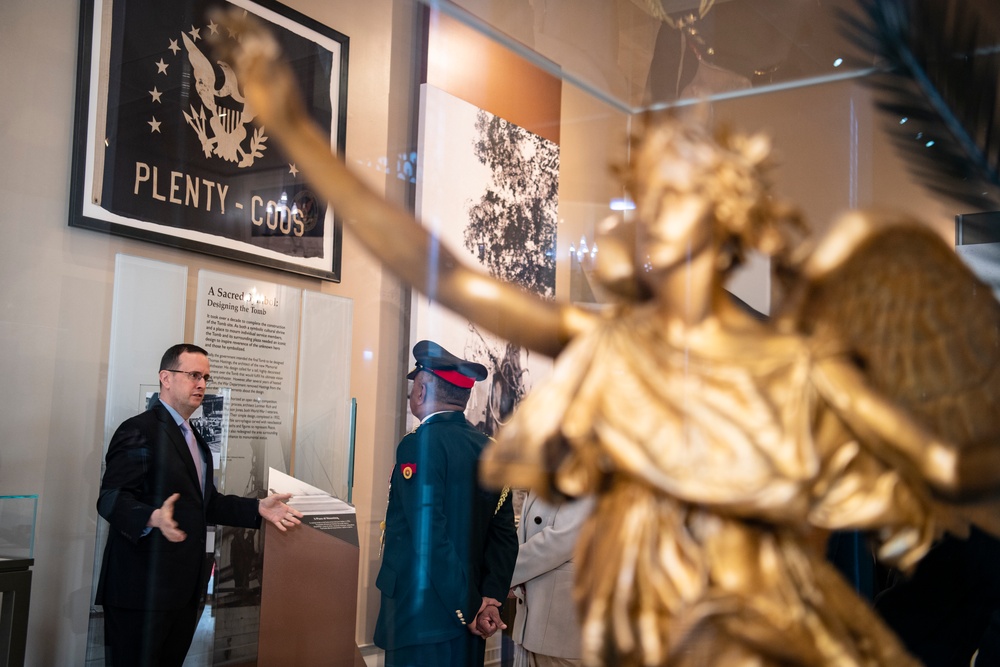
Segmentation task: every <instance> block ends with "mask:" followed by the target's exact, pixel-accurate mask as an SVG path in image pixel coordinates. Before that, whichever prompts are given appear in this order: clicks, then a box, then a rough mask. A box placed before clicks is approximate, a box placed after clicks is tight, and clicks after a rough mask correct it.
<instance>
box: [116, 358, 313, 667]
mask: <svg viewBox="0 0 1000 667" xmlns="http://www.w3.org/2000/svg"><path fill="white" fill-rule="evenodd" d="M208 371H209V363H208V353H207V352H205V350H203V349H202V348H200V347H198V346H196V345H189V344H180V345H174V346H173V347H171V348H170V349H168V350H167V351H166V352H165V353H164V355H163V358H162V360H161V361H160V395H159V400H157V401H156V402H155V403H154V405H153V406H152V407H151V408H150V409H149V410H146V411H145V412H143V413H142V414H140V415H137V416H135V417H132V418H131V419H128V420H126V421H125V422H123V423H122V425H121V426H119V427H118V430H117V431H115V434H114V436H113V437H112V438H111V443H110V444H109V445H108V453H107V456H106V458H105V462H106V465H105V471H104V478H103V479H102V480H101V491H100V495H99V497H98V499H97V512H98V514H100V515H101V516H102V517H104V518H105V519H107V521H108V523H110V524H111V529H110V531H109V533H108V542H107V545H106V546H105V549H104V561H103V563H102V565H101V577H100V580H99V581H98V584H97V603H98V604H101V605H103V606H104V633H105V643H106V646H105V655H106V663H107V664H109V665H117V666H118V667H137V666H141V667H147V666H149V667H151V666H156V667H160V666H162V667H167V666H173V665H176V666H177V667H180V665H181V664H182V663H183V662H184V656H185V655H186V654H187V651H188V648H189V647H190V645H191V640H192V638H193V637H194V631H195V628H196V627H197V623H198V609H199V603H200V601H201V595H202V592H203V589H204V584H205V583H206V582H207V580H208V574H209V572H208V571H207V568H206V566H205V557H204V556H205V540H206V526H208V525H211V524H224V525H229V526H241V527H245V528H256V527H259V526H260V522H261V518H264V519H267V520H268V521H270V522H271V523H273V524H274V525H276V526H277V527H278V528H279V529H281V530H286V528H287V527H290V526H293V525H295V524H298V523H299V520H298V518H297V517H299V516H302V515H301V514H300V513H299V512H298V511H296V510H294V509H292V508H290V507H288V506H287V505H286V504H285V503H284V501H286V500H288V498H289V497H290V496H289V495H288V494H284V495H279V494H275V495H271V496H268V497H267V498H264V499H263V500H260V501H258V500H255V499H253V498H241V497H239V496H232V495H225V496H224V495H222V494H220V493H219V492H218V491H216V488H215V484H214V483H213V481H212V454H211V451H210V450H209V448H208V445H207V444H206V443H205V441H204V440H203V439H202V438H201V436H200V435H198V434H197V433H195V432H194V431H193V430H192V429H191V425H190V423H189V422H188V419H189V417H190V416H191V414H192V413H193V412H194V411H195V410H196V409H197V408H198V406H200V405H201V402H202V400H203V399H204V397H205V385H206V384H208V382H209V380H210V377H209V373H208Z"/></svg>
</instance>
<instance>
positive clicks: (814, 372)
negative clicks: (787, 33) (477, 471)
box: [224, 15, 1000, 667]
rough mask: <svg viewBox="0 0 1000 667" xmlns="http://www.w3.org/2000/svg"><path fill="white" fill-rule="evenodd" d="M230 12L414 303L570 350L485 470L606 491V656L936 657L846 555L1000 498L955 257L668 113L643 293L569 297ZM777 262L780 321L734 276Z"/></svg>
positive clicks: (601, 559) (760, 141) (271, 117)
mask: <svg viewBox="0 0 1000 667" xmlns="http://www.w3.org/2000/svg"><path fill="white" fill-rule="evenodd" d="M226 21H227V22H228V23H229V25H230V26H234V27H235V28H236V29H238V30H239V31H240V32H241V34H242V40H241V42H240V45H239V46H238V47H233V50H231V51H229V52H228V53H226V54H224V56H225V57H226V59H227V60H229V62H231V63H232V65H233V67H234V69H235V71H236V72H237V74H238V77H239V80H240V83H241V85H242V86H243V89H244V93H245V96H246V98H247V100H248V101H250V102H251V103H252V105H253V106H254V108H255V110H256V111H257V114H258V116H257V120H258V122H260V123H262V124H264V125H265V126H266V128H267V131H268V133H269V134H270V135H272V136H273V137H275V138H276V140H278V141H279V142H280V144H281V145H282V147H283V148H284V150H285V151H286V153H287V154H288V155H289V156H290V158H291V159H293V160H294V161H295V163H296V164H297V166H298V167H299V168H300V169H301V171H302V172H303V173H304V174H305V175H306V176H307V178H308V179H309V180H310V181H311V182H312V184H313V186H314V187H315V189H316V190H317V191H318V192H319V193H321V195H322V196H323V197H326V198H327V199H329V200H330V201H331V202H332V204H333V206H335V207H336V208H337V209H338V211H339V213H340V214H341V216H342V217H343V219H344V221H345V223H346V225H347V227H348V228H349V229H350V230H351V231H352V232H353V233H354V234H355V236H356V237H357V238H358V239H360V240H361V241H362V242H363V243H364V244H365V245H366V246H367V247H368V248H369V250H370V251H371V252H372V253H373V254H374V255H375V256H376V257H378V258H380V259H381V260H382V261H383V262H385V264H386V266H388V267H390V268H391V269H392V270H393V271H394V272H396V273H397V274H398V275H399V276H400V277H401V278H402V279H404V280H405V281H407V282H409V283H410V284H411V285H413V286H414V287H415V288H417V289H419V290H421V291H423V292H425V293H427V294H428V295H432V296H433V297H434V298H435V299H436V300H437V301H439V302H441V303H442V304H444V305H446V306H448V307H449V308H451V309H453V310H454V311H455V312H457V313H459V314H461V315H462V316H464V317H466V318H468V319H470V320H472V321H473V322H475V323H477V324H479V325H480V326H482V327H485V328H487V329H489V330H491V331H493V332H494V333H496V334H498V335H499V336H502V337H504V338H506V339H509V340H511V341H515V342H517V343H519V344H521V345H524V346H526V347H528V348H530V349H532V350H535V351H537V352H540V353H543V354H546V355H549V356H552V357H554V358H555V360H556V361H555V369H554V373H553V375H552V377H551V379H550V380H549V381H548V382H547V383H545V384H542V385H541V386H538V387H537V388H535V389H533V390H532V391H531V392H530V393H529V395H528V396H527V398H526V399H525V400H524V401H523V403H522V404H521V407H520V408H519V410H518V412H517V413H516V415H515V416H514V418H513V419H512V421H511V422H510V423H508V424H507V425H506V426H504V427H503V429H501V432H500V434H499V436H498V440H497V442H496V443H495V444H494V445H493V446H492V447H491V448H490V449H489V450H488V451H487V454H486V455H485V458H484V460H483V462H482V468H481V475H482V478H483V479H484V480H485V481H486V482H488V483H490V484H494V485H502V484H511V485H516V486H531V487H533V488H535V489H538V490H539V491H541V492H543V493H546V494H547V495H549V496H553V497H560V496H570V497H572V496H579V495H583V494H595V495H596V497H597V503H596V507H595V510H594V513H593V515H592V516H591V517H590V518H589V520H588V523H587V525H586V527H585V530H584V532H583V534H582V536H581V539H580V543H579V546H578V552H577V562H578V570H577V571H578V579H577V582H576V591H577V600H578V603H579V605H580V610H581V619H582V622H583V625H584V627H583V637H584V653H585V658H584V662H585V664H587V665H591V666H596V665H622V666H631V665H635V666H637V667H638V666H655V665H680V666H698V667H701V666H703V665H723V666H736V665H740V666H742V665H760V666H763V665H775V666H777V665H809V666H816V665H838V666H839V665H845V666H846V665H882V666H889V665H891V666H893V667H899V666H901V665H915V664H917V663H916V661H915V660H914V659H913V658H912V657H910V656H909V655H908V654H907V653H906V651H905V649H904V648H903V647H902V645H901V643H900V642H899V641H898V640H897V639H896V638H895V636H894V635H893V634H892V633H891V631H890V630H889V629H888V628H887V627H886V626H885V625H884V624H883V623H882V622H881V621H880V620H879V619H878V617H877V616H876V615H875V614H874V613H873V612H872V611H871V609H870V608H869V607H868V606H867V605H866V604H865V603H864V602H862V601H861V600H860V599H859V598H858V597H857V596H856V595H855V593H854V592H853V590H852V589H851V587H850V586H849V585H848V584H847V583H846V582H845V581H843V580H842V579H841V577H840V575H839V574H838V573H837V572H836V571H835V570H834V569H832V567H831V566H830V565H828V564H827V563H826V562H825V560H824V558H823V549H822V544H823V539H824V536H825V535H827V534H828V532H829V531H834V530H862V531H867V532H870V533H871V534H872V535H873V536H874V538H875V539H876V540H877V543H878V553H879V555H880V557H881V558H883V559H885V560H886V561H888V562H891V563H896V564H898V565H900V566H901V567H903V568H907V567H910V566H912V565H913V564H915V563H916V562H917V561H918V560H919V559H920V558H921V556H922V555H923V554H924V553H925V552H926V550H927V549H928V548H929V546H930V545H931V543H932V542H933V540H934V539H935V538H936V537H937V536H939V535H940V534H941V533H942V531H944V530H951V531H957V532H961V531H962V530H963V529H965V528H966V527H967V526H968V524H969V522H970V521H978V516H979V515H977V512H978V511H981V510H983V509H984V508H989V507H991V506H992V504H993V500H992V499H993V495H994V494H996V492H997V491H998V490H1000V444H998V438H1000V410H997V409H996V405H997V404H998V399H1000V396H998V395H997V394H998V392H1000V382H998V380H1000V376H998V374H1000V306H998V303H997V302H996V301H995V300H994V297H993V295H992V294H991V292H990V290H989V288H987V287H986V286H985V285H983V284H982V283H980V282H979V281H978V280H977V279H976V278H975V277H974V276H973V275H972V274H971V273H970V272H969V271H968V270H967V269H966V268H965V267H964V265H963V264H962V263H961V261H960V260H959V259H958V258H957V257H956V255H955V254H954V252H953V251H952V250H951V248H949V247H948V245H947V244H946V243H944V242H943V241H942V240H941V239H940V238H939V237H938V236H936V235H935V234H933V233H932V232H930V231H928V229H926V228H925V227H924V226H923V225H922V224H920V223H919V222H918V221H915V220H912V219H909V218H907V217H905V216H900V215H896V214H892V213H885V212H853V213H850V214H847V215H845V216H844V217H843V218H842V219H841V220H839V221H837V222H836V223H835V224H833V225H832V226H831V227H830V229H829V231H828V232H827V233H825V234H824V235H822V236H821V237H820V238H812V237H809V236H808V235H807V234H806V233H805V231H804V227H803V225H802V224H801V222H800V216H799V215H798V214H797V213H796V212H795V210H794V209H793V208H792V207H790V206H786V205H783V204H781V203H779V202H778V201H777V200H776V199H775V198H774V197H773V196H772V193H771V190H770V185H769V183H768V180H767V157H768V153H769V150H770V145H769V142H768V141H767V140H766V138H764V137H761V136H744V135H740V134H735V133H726V132H716V133H713V132H710V131H709V130H707V129H705V128H703V127H701V126H699V125H696V124H693V123H689V122H688V123H685V122H681V121H679V120H677V119H672V118H664V119H661V120H658V121H654V122H650V123H649V124H648V125H647V127H646V128H645V130H644V132H643V134H642V136H641V137H640V138H639V141H638V144H637V149H636V150H635V151H634V152H633V158H632V162H631V164H629V165H628V166H627V167H626V168H624V169H623V176H624V179H625V183H626V185H627V187H628V190H629V191H630V193H631V194H632V196H633V198H634V201H635V202H636V205H637V211H636V215H635V216H634V219H633V220H632V222H631V223H629V224H627V225H626V224H624V223H622V224H620V225H618V226H616V227H615V228H613V229H611V230H608V234H607V237H606V238H604V239H603V240H602V241H601V242H600V243H601V245H600V247H601V254H600V258H601V259H600V262H601V264H600V266H599V267H598V275H599V278H600V279H601V280H602V281H603V283H604V284H605V285H606V286H607V288H608V289H609V290H610V291H612V292H614V293H616V294H619V295H622V299H621V301H620V303H619V304H618V305H616V306H614V307H613V308H609V309H608V310H607V311H603V312H596V311H593V310H587V309H584V308H581V307H577V306H575V305H573V304H568V303H559V302H552V301H544V300H541V299H538V298H535V297H534V296H533V295H530V294H526V293H524V292H522V291H521V290H519V289H518V288H517V287H516V286H513V285H509V284H504V283H501V282H499V281H497V280H495V279H493V278H491V277H489V276H487V275H484V274H483V273H480V272H478V271H476V270H475V269H472V268H469V267H468V266H466V265H465V264H463V263H462V262H461V261H460V260H459V259H458V258H457V257H456V256H454V255H453V254H452V253H451V252H449V250H448V249H447V248H445V247H443V246H440V245H439V244H438V241H437V239H436V238H435V237H434V236H432V235H431V234H430V233H429V232H428V231H427V230H426V229H425V228H424V227H422V226H421V225H420V223H419V222H417V221H416V220H414V219H413V217H412V216H411V214H410V213H408V212H406V211H404V210H402V209H399V208H396V207H394V206H392V205H390V204H388V203H387V202H385V201H384V200H383V199H382V198H381V197H380V196H378V195H376V194H374V193H373V192H372V191H371V190H369V189H368V188H367V187H366V186H365V185H364V184H363V183H362V182H361V181H360V180H359V179H358V178H357V177H355V176H354V175H353V174H352V173H351V172H350V170H349V169H348V168H347V167H345V165H344V164H343V162H342V161H341V160H340V159H338V158H337V157H336V156H335V155H333V154H332V153H331V151H330V148H329V147H330V142H329V140H328V138H327V137H326V136H324V135H323V133H322V132H321V131H320V130H319V129H318V128H317V127H316V126H315V125H314V124H313V122H312V121H311V120H310V119H309V118H308V116H307V114H306V111H305V110H304V108H303V106H302V103H301V102H300V98H299V95H298V92H297V91H296V90H295V86H296V84H295V82H294V78H293V76H292V74H291V73H290V71H289V70H288V69H287V67H286V65H285V64H284V63H283V62H282V60H281V59H280V54H279V53H278V47H277V45H276V42H275V41H274V40H273V39H272V38H271V37H270V36H269V34H268V33H267V32H265V31H263V30H262V29H260V28H259V27H257V26H256V25H255V24H253V23H251V22H249V21H248V20H247V19H246V18H244V17H238V16H235V15H233V16H229V17H228V18H227V19H226ZM750 250H755V251H759V252H762V253H764V254H766V255H768V256H769V257H771V259H772V265H773V266H774V267H775V271H776V274H779V275H780V277H781V280H782V284H783V285H784V294H785V296H784V298H783V299H782V305H781V308H780V310H779V312H777V313H776V314H775V315H774V316H773V317H772V318H770V319H769V320H767V321H761V320H760V319H759V318H756V317H753V316H752V315H751V314H748V313H747V312H746V310H745V309H743V308H741V307H740V306H739V305H738V304H736V303H734V301H733V300H732V299H731V298H730V297H729V295H728V293H727V292H726V290H725V289H724V285H725V283H726V279H727V276H728V275H729V273H730V272H731V271H732V270H733V268H734V267H735V266H737V265H738V264H739V263H740V261H741V260H742V259H743V257H744V254H745V253H746V252H748V251H750ZM981 514H983V515H986V514H987V513H986V512H981ZM987 527H988V528H992V529H994V530H995V529H996V527H995V526H987Z"/></svg>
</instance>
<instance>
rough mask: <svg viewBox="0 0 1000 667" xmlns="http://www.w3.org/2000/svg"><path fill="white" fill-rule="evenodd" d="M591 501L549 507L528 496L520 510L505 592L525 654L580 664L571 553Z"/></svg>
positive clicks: (516, 640) (583, 499)
mask: <svg viewBox="0 0 1000 667" xmlns="http://www.w3.org/2000/svg"><path fill="white" fill-rule="evenodd" d="M593 505H594V502H593V498H590V497H587V498H582V499H580V500H577V501H574V502H571V503H563V504H560V505H550V504H549V503H547V502H545V501H544V500H542V499H541V498H539V497H538V496H537V495H535V492H534V491H532V492H530V493H529V494H528V498H527V499H526V500H525V501H524V507H523V508H522V509H521V523H520V525H519V526H518V529H517V537H518V540H519V541H520V543H521V546H520V548H519V549H518V552H517V564H516V566H515V567H514V575H513V576H512V578H511V586H519V585H523V586H524V590H519V591H517V593H516V596H517V615H516V616H515V618H514V629H513V634H512V636H513V639H514V641H515V642H517V643H518V644H520V645H521V646H523V647H524V648H526V649H527V650H529V651H531V652H532V653H539V654H542V655H547V656H553V657H556V658H572V659H579V658H580V652H581V651H580V649H581V643H580V621H579V619H578V616H577V614H576V605H575V604H574V602H573V582H574V575H575V569H574V567H573V560H572V559H573V550H574V548H575V547H576V541H577V537H578V535H579V534H580V527H581V526H582V525H583V522H584V520H585V519H586V518H587V517H588V516H589V515H590V511H591V509H593Z"/></svg>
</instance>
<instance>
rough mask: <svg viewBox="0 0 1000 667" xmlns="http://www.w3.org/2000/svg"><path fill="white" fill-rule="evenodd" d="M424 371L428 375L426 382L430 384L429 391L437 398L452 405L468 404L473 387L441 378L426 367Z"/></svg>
mask: <svg viewBox="0 0 1000 667" xmlns="http://www.w3.org/2000/svg"><path fill="white" fill-rule="evenodd" d="M424 373H425V374H426V375H427V381H425V382H424V384H425V385H428V391H429V392H430V393H431V396H433V397H434V399H435V400H437V401H439V402H441V403H448V404H450V405H463V406H464V405H466V404H468V402H469V398H470V397H471V396H472V387H468V388H462V387H459V386H458V385H454V384H452V383H450V382H448V381H447V380H445V379H442V378H439V377H438V376H437V375H434V373H431V372H430V371H428V370H426V369H424Z"/></svg>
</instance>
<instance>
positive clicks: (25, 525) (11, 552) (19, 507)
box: [0, 495, 38, 559]
mask: <svg viewBox="0 0 1000 667" xmlns="http://www.w3.org/2000/svg"><path fill="white" fill-rule="evenodd" d="M37 514H38V496H37V495H22V496H0V559H24V558H34V557H35V519H36V517H37Z"/></svg>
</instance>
